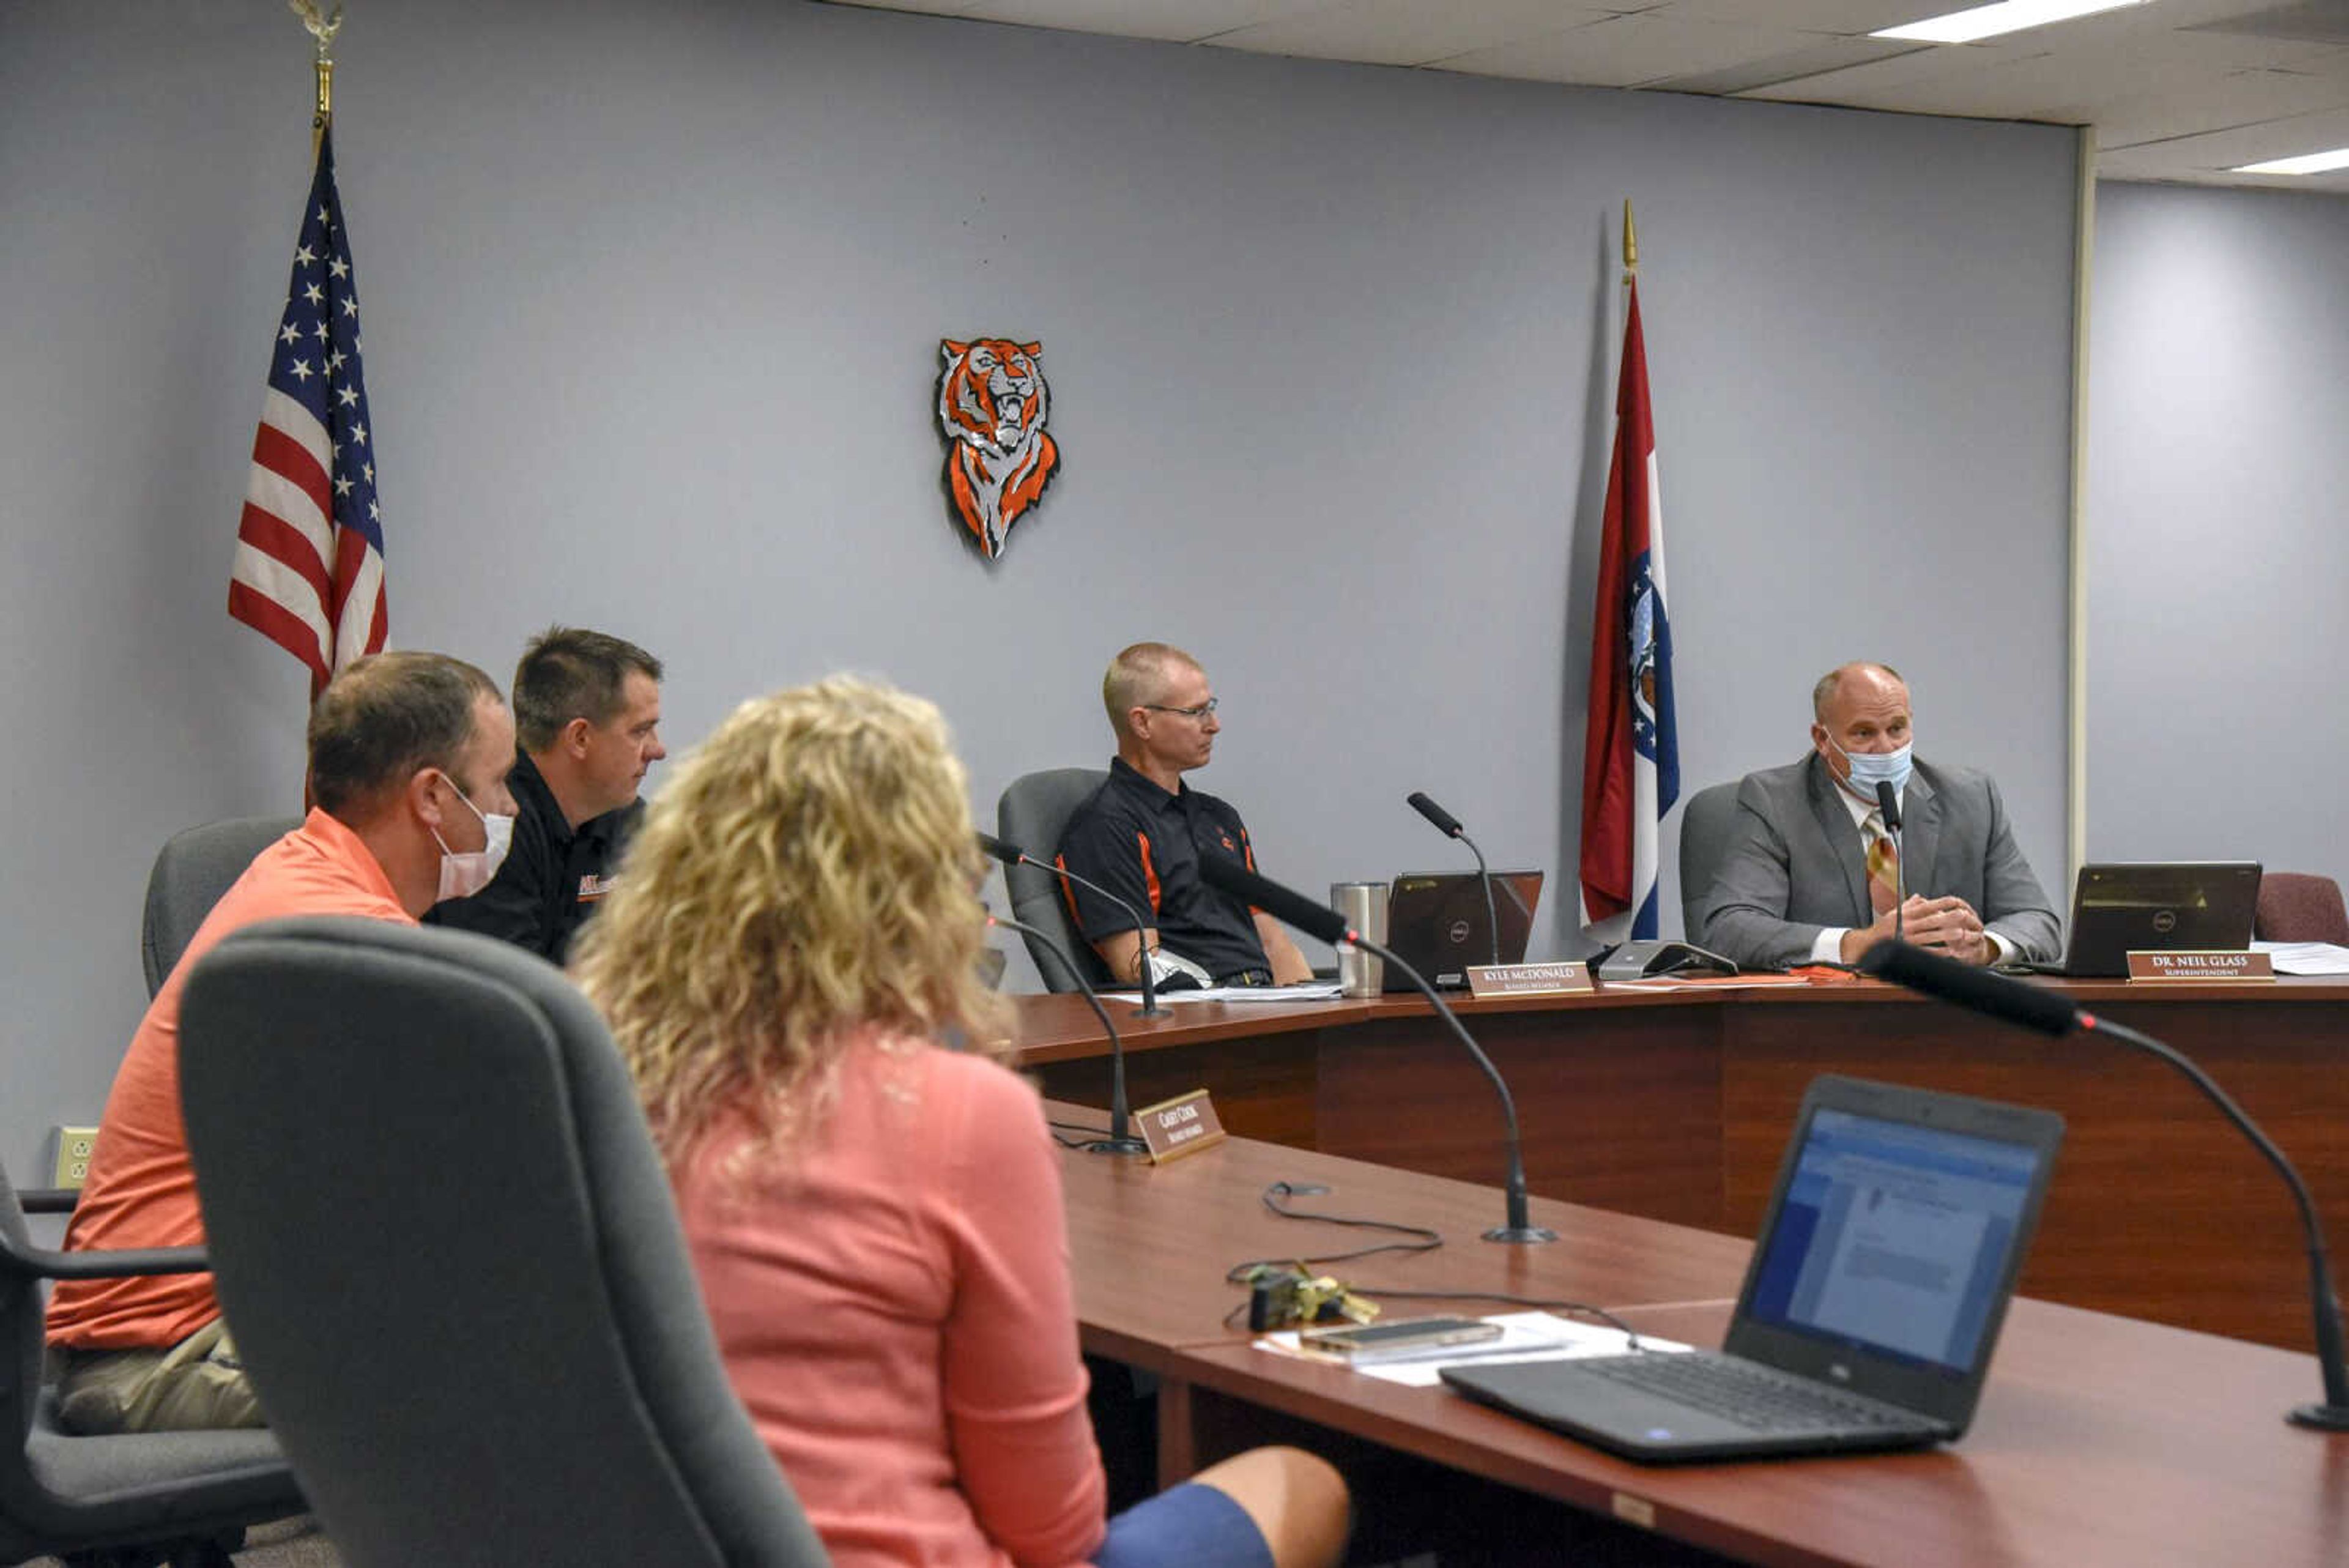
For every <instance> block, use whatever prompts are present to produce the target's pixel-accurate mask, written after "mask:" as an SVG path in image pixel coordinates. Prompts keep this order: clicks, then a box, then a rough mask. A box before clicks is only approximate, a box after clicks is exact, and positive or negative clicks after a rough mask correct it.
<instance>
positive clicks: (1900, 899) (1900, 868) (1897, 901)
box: [1876, 779, 1932, 942]
mask: <svg viewBox="0 0 2349 1568" xmlns="http://www.w3.org/2000/svg"><path fill="white" fill-rule="evenodd" d="M1876 809H1877V810H1878V811H1879V812H1882V813H1883V814H1884V831H1885V832H1887V833H1889V834H1890V835H1891V836H1892V940H1894V941H1896V942H1897V941H1905V940H1908V936H1909V929H1908V915H1907V912H1906V910H1905V909H1904V906H1905V905H1907V903H1908V902H1909V867H1908V865H1907V863H1906V862H1905V861H1904V859H1903V858H1902V857H1901V854H1900V792H1899V790H1897V789H1894V788H1893V787H1892V781H1891V780H1889V779H1878V780H1877V781H1876ZM1925 885H1926V886H1927V887H1929V888H1930V887H1931V886H1932V884H1931V883H1930V882H1928V883H1926V884H1925Z"/></svg>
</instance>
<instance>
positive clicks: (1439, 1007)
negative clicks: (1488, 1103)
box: [1199, 855, 1557, 1242]
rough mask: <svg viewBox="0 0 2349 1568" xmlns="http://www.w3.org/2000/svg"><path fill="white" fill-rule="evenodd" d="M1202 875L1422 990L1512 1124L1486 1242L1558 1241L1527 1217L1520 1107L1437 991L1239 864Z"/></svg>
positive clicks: (1323, 908)
mask: <svg viewBox="0 0 2349 1568" xmlns="http://www.w3.org/2000/svg"><path fill="white" fill-rule="evenodd" d="M1199 875H1200V876H1201V877H1204V878H1205V879H1206V883H1207V885H1208V886H1209V887H1211V888H1216V890H1217V891H1218V892H1224V893H1229V894H1231V895H1232V896H1233V897H1234V898H1243V899H1246V900H1247V902H1248V903H1249V904H1250V905H1252V906H1254V907H1255V908H1257V909H1262V910H1263V911H1264V912H1265V913H1266V914H1268V915H1270V916H1272V917H1273V918H1274V919H1278V920H1281V921H1283V922H1285V923H1287V924H1288V925H1292V926H1295V927H1296V928H1297V929H1299V930H1300V931H1303V932H1304V933H1305V934H1306V935H1308V936H1310V937H1319V938H1320V939H1321V940H1323V941H1325V942H1328V943H1329V944H1330V946H1332V947H1335V946H1337V945H1338V944H1339V943H1340V942H1351V943H1353V944H1354V946H1356V947H1358V948H1360V949H1361V950H1363V951H1364V952H1366V953H1369V954H1370V955H1371V957H1372V958H1375V959H1380V960H1382V961H1385V962H1387V963H1389V964H1392V965H1393V966H1394V969H1395V972H1397V973H1398V974H1400V975H1402V977H1403V978H1404V979H1405V980H1407V981H1411V983H1412V984H1413V985H1414V986H1416V987H1418V988H1419V992H1420V994H1421V995H1423V996H1424V997H1426V998H1427V1000H1428V1001H1429V1002H1431V1003H1432V1004H1433V1006H1434V1008H1435V1012H1436V1016H1438V1017H1439V1018H1441V1019H1443V1020H1444V1023H1446V1024H1447V1025H1449V1026H1450V1027H1451V1030H1452V1033H1454V1034H1455V1035H1457V1036H1458V1037H1459V1040H1460V1044H1463V1045H1465V1046H1466V1047H1467V1048H1468V1054H1469V1055H1471V1056H1473V1057H1475V1060H1476V1065H1477V1066H1479V1067H1481V1068H1483V1069H1484V1070H1485V1077H1487V1078H1489V1079H1491V1080H1492V1084H1493V1092H1494V1093H1495V1095H1497V1096H1500V1100H1501V1116H1502V1117H1503V1119H1504V1120H1505V1121H1506V1123H1507V1124H1508V1131H1509V1137H1508V1157H1509V1173H1508V1182H1507V1186H1506V1196H1507V1202H1508V1210H1507V1214H1506V1218H1505V1220H1504V1221H1503V1222H1502V1223H1501V1224H1499V1225H1497V1226H1495V1227H1494V1228H1493V1229H1492V1230H1490V1231H1485V1240H1486V1241H1516V1242H1530V1241H1557V1231H1551V1230H1546V1229H1544V1228H1543V1227H1541V1226H1537V1225H1536V1224H1534V1223H1533V1222H1532V1220H1530V1219H1529V1218H1527V1216H1526V1159H1525V1150H1524V1147H1522V1145H1521V1144H1520V1143H1519V1141H1518V1138H1517V1102H1516V1098H1515V1097H1514V1096H1511V1095H1510V1093H1509V1085H1508V1084H1507V1083H1506V1081H1504V1080H1503V1078H1502V1077H1501V1071H1500V1069H1499V1068H1497V1067H1495V1066H1494V1065H1493V1059H1492V1058H1491V1057H1490V1056H1487V1055H1485V1048H1484V1047H1483V1046H1481V1045H1479V1044H1476V1042H1475V1038H1474V1037H1473V1036H1472V1035H1470V1034H1469V1033H1468V1031H1467V1030H1466V1029H1465V1028H1464V1027H1463V1026H1462V1025H1461V1023H1460V1018H1459V1015H1458V1014H1457V1013H1455V1012H1453V1011H1452V1009H1451V1008H1450V1006H1448V1005H1447V1004H1446V1003H1445V1002H1444V998H1442V997H1441V996H1438V995H1437V994H1436V993H1435V988H1434V987H1433V986H1432V985H1430V984H1428V983H1427V981H1426V980H1425V978H1423V976H1422V975H1421V974H1420V972H1419V971H1417V970H1415V969H1413V968H1412V967H1411V965H1409V964H1407V963H1405V962H1403V961H1402V960H1401V959H1399V958H1397V957H1395V955H1394V954H1392V953H1391V952H1389V951H1388V950H1386V949H1384V948H1382V947H1381V946H1380V945H1379V944H1378V943H1376V942H1374V941H1371V940H1370V939H1369V938H1367V937H1365V936H1363V935H1362V934H1361V932H1359V931H1357V930H1354V929H1351V928H1350V927H1349V926H1348V925H1347V924H1346V921H1345V918H1344V917H1343V916H1341V915H1340V914H1339V913H1338V911H1337V910H1335V909H1330V908H1329V907H1328V906H1327V905H1324V904H1317V903H1315V902H1314V901H1313V900H1312V899H1310V898H1307V897H1306V896H1305V895H1304V894H1302V893H1299V892H1298V891H1296V890H1295V889H1294V888H1284V887H1282V886H1281V885H1280V884H1279V883H1278V882H1275V881H1273V880H1272V879H1271V878H1270V877H1259V876H1257V874H1256V873H1255V872H1253V871H1251V870H1249V869H1247V867H1244V866H1242V865H1241V864H1240V863H1239V862H1238V861H1237V860H1226V859H1225V858H1224V857H1222V856H1219V855H1202V856H1201V857H1199Z"/></svg>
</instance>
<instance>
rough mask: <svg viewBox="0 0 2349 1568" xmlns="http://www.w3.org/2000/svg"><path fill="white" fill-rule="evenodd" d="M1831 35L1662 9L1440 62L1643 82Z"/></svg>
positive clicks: (1498, 73)
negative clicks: (1686, 17)
mask: <svg viewBox="0 0 2349 1568" xmlns="http://www.w3.org/2000/svg"><path fill="white" fill-rule="evenodd" d="M1823 41H1824V36H1823V35H1821V34H1817V33H1804V32H1799V31H1796V30H1795V29H1793V28H1786V27H1754V26H1740V25H1736V24H1733V23H1726V22H1695V21H1676V20H1673V19H1672V18H1671V16H1668V15H1666V14H1663V13H1661V12H1645V13H1642V14H1640V15H1638V16H1614V17H1609V18H1608V19H1607V20H1605V21H1599V22H1593V23H1591V24H1589V25H1588V26H1581V27H1576V28H1573V29H1571V30H1569V31H1566V32H1562V33H1552V34H1548V35H1547V36H1542V37H1538V38H1528V39H1525V40H1523V41H1520V42H1517V43H1513V44H1506V45H1503V46H1500V47H1495V48H1489V49H1478V50H1471V51H1467V52H1464V53H1462V54H1459V55H1455V56H1453V57H1450V58H1448V59H1445V60H1443V61H1440V62H1438V63H1439V64H1440V65H1441V66H1442V67H1443V68H1444V69H1445V70H1454V71H1466V72H1468V73H1470V74H1472V75H1475V76H1494V77H1516V78H1521V79H1526V80H1532V81H1556V82H1580V83H1585V84H1588V85H1591V86H1597V87H1638V86H1640V84H1642V83H1645V82H1652V81H1659V80H1661V79H1664V78H1671V77H1681V76H1689V75H1693V74H1695V73H1697V72H1701V71H1716V70H1722V69H1724V68H1726V67H1731V66H1735V65H1739V64H1742V63H1744V62H1745V61H1748V60H1754V59H1761V58H1764V57H1768V56H1771V55H1782V54H1791V53H1794V52H1795V50H1798V49H1802V48H1806V47H1811V46H1814V45H1816V44H1819V43H1821V42H1823Z"/></svg>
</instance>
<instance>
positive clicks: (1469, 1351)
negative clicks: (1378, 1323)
mask: <svg viewBox="0 0 2349 1568" xmlns="http://www.w3.org/2000/svg"><path fill="white" fill-rule="evenodd" d="M1485 1322H1486V1323H1495V1324H1500V1325H1501V1337H1500V1338H1498V1339H1488V1340H1485V1341H1484V1342H1482V1343H1481V1344H1476V1345H1430V1346H1429V1347H1428V1348H1427V1349H1426V1350H1425V1351H1424V1352H1423V1353H1422V1354H1420V1355H1398V1356H1395V1357H1393V1358H1392V1359H1390V1360H1381V1361H1374V1362H1371V1364H1370V1365H1368V1366H1355V1367H1354V1368H1353V1370H1355V1371H1356V1372H1359V1373H1361V1375H1362V1376H1365V1377H1376V1378H1378V1379H1380V1380H1381V1381H1382V1382H1387V1383H1400V1384H1402V1385H1403V1386H1406V1387H1410V1388H1433V1387H1434V1386H1436V1385H1437V1384H1438V1383H1441V1382H1442V1381H1443V1380H1444V1379H1443V1377H1442V1376H1441V1374H1442V1373H1443V1370H1444V1368H1445V1367H1447V1366H1463V1365H1465V1364H1468V1363H1471V1362H1473V1363H1475V1365H1476V1366H1501V1365H1504V1364H1506V1363H1508V1362H1513V1361H1571V1360H1574V1359H1577V1358H1578V1357H1580V1356H1585V1355H1621V1354H1623V1351H1624V1350H1625V1348H1626V1341H1625V1339H1624V1336H1623V1332H1622V1330H1620V1329H1614V1328H1607V1327H1604V1326H1602V1325H1600V1324H1595V1323H1578V1322H1576V1321H1575V1320H1573V1319H1572V1318H1564V1317H1558V1316H1557V1315H1555V1314H1550V1313H1546V1312H1512V1313H1502V1314H1498V1315H1497V1316H1494V1317H1488V1318H1486V1319H1485ZM1256 1348H1257V1349H1258V1350H1268V1351H1270V1352H1272V1353H1273V1354H1274V1355H1293V1356H1296V1357H1298V1358H1299V1360H1303V1361H1318V1362H1321V1363H1323V1364H1324V1365H1328V1364H1330V1363H1332V1362H1336V1363H1339V1364H1340V1365H1350V1364H1349V1363H1346V1362H1344V1361H1343V1359H1342V1358H1341V1357H1338V1356H1331V1355H1317V1354H1315V1353H1314V1352H1311V1351H1309V1350H1305V1349H1302V1348H1301V1347H1299V1344H1298V1340H1297V1331H1296V1330H1294V1329H1286V1330H1283V1331H1282V1332H1280V1333H1278V1334H1266V1335H1264V1336H1263V1337H1261V1338H1259V1339H1258V1340H1257V1341H1256ZM1640 1348H1641V1349H1642V1350H1666V1351H1681V1350H1686V1349H1687V1348H1688V1346H1687V1345H1682V1344H1681V1343H1680V1342H1679V1341H1677V1340H1671V1339H1652V1338H1651V1337H1649V1336H1648V1335H1647V1334H1641V1335H1640Z"/></svg>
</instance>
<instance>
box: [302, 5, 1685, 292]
mask: <svg viewBox="0 0 2349 1568" xmlns="http://www.w3.org/2000/svg"><path fill="white" fill-rule="evenodd" d="M337 15H339V13H337ZM1639 275H1640V231H1639V230H1637V229H1635V228H1633V227H1632V226H1631V198H1630V197H1629V196H1626V197H1624V198H1623V281H1624V283H1625V284H1626V285H1628V284H1630V281H1631V280H1632V279H1633V278H1635V277H1637V276H1639Z"/></svg>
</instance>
